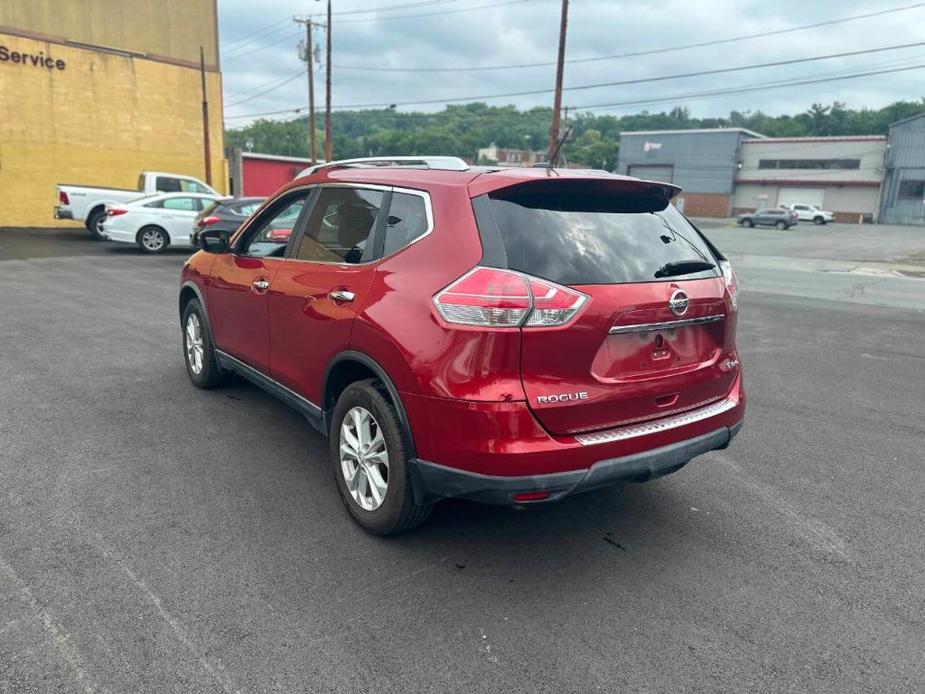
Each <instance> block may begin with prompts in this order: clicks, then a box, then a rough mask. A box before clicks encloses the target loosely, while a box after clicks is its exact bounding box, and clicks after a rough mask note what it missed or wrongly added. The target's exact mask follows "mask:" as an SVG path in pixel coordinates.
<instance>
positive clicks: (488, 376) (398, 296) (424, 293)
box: [350, 187, 524, 401]
mask: <svg viewBox="0 0 925 694" xmlns="http://www.w3.org/2000/svg"><path fill="white" fill-rule="evenodd" d="M430 193H431V202H432V204H433V211H434V229H433V231H432V232H431V233H430V234H428V235H427V236H425V237H422V238H421V239H420V240H418V241H417V242H415V243H413V244H411V245H410V246H407V247H406V248H404V249H403V250H401V251H399V252H398V253H396V254H394V255H392V256H390V257H389V258H386V259H385V260H384V261H382V263H380V265H379V267H378V268H377V271H376V273H375V276H374V278H373V282H372V286H371V287H370V291H369V295H368V299H367V302H366V304H365V305H364V307H363V309H362V311H361V312H360V313H359V315H358V317H357V320H356V322H355V326H354V329H353V334H352V336H351V341H350V347H351V349H354V350H357V351H359V352H363V353H364V354H367V355H368V356H370V357H372V358H373V359H375V360H376V361H377V362H378V363H379V364H380V365H381V366H382V367H383V368H384V369H385V370H386V372H387V373H388V374H389V376H390V378H391V379H392V381H393V383H394V384H395V387H396V388H397V389H398V390H399V391H402V392H406V393H413V394H419V395H429V396H433V397H443V398H456V399H463V400H474V401H475V400H481V401H486V400H491V401H510V400H523V399H524V395H523V387H522V385H521V383H520V332H519V330H517V329H513V330H490V331H488V330H483V329H479V328H467V327H463V326H453V327H448V326H447V325H446V324H444V323H443V322H442V320H441V319H440V318H439V317H438V316H437V315H436V312H435V310H434V308H433V304H432V298H433V295H434V294H436V293H437V292H438V291H440V290H441V289H443V288H444V287H445V286H447V285H448V284H450V283H451V282H453V281H454V280H455V279H457V278H458V277H460V276H461V275H463V274H464V273H465V272H466V271H468V270H470V269H471V268H473V267H474V266H475V265H477V264H478V263H479V261H480V260H481V258H482V246H481V242H480V241H479V235H478V229H477V228H476V225H475V219H474V216H473V213H472V204H471V200H470V198H469V195H468V192H467V191H466V189H465V188H460V187H456V188H436V189H432V190H431V191H430Z"/></svg>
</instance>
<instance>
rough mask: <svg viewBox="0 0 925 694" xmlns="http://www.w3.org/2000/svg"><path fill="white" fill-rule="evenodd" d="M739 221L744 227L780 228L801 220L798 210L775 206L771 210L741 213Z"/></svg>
mask: <svg viewBox="0 0 925 694" xmlns="http://www.w3.org/2000/svg"><path fill="white" fill-rule="evenodd" d="M738 222H739V224H741V225H742V226H743V227H753V226H770V227H777V228H778V229H789V228H790V227H793V226H796V225H797V224H799V223H800V220H799V218H798V217H797V213H796V212H794V211H792V210H785V209H783V208H780V207H775V208H773V209H770V210H758V211H757V212H747V213H745V214H740V215H739V217H738Z"/></svg>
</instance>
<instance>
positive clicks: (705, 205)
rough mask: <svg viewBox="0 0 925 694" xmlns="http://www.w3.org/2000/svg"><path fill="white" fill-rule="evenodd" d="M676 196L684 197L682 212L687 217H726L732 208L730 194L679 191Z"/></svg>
mask: <svg viewBox="0 0 925 694" xmlns="http://www.w3.org/2000/svg"><path fill="white" fill-rule="evenodd" d="M678 198H679V199H680V198H683V199H684V214H686V215H687V216H688V217H728V216H729V214H730V210H731V209H732V196H731V195H719V194H714V193H681V195H679V196H678ZM676 202H677V201H676Z"/></svg>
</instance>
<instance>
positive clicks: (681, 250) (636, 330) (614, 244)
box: [473, 178, 736, 435]
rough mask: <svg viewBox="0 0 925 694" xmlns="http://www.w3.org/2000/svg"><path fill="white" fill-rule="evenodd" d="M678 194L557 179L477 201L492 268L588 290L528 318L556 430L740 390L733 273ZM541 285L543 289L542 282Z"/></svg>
mask: <svg viewBox="0 0 925 694" xmlns="http://www.w3.org/2000/svg"><path fill="white" fill-rule="evenodd" d="M659 191H661V192H660V193H659ZM675 191H676V189H674V188H669V187H667V186H664V185H663V184H657V185H655V184H650V183H644V182H635V181H627V180H625V179H617V178H614V179H612V180H608V179H603V178H601V179H563V180H558V181H557V180H555V179H553V180H543V181H532V182H530V183H525V184H521V185H516V186H513V187H510V188H504V189H502V190H498V191H495V192H493V193H491V194H489V195H487V196H481V197H480V198H476V199H475V200H474V201H473V204H474V207H475V210H476V215H477V218H478V222H479V227H480V230H481V232H482V237H483V246H484V247H485V250H486V257H485V259H484V261H483V265H492V266H495V267H504V268H507V269H509V270H513V271H516V272H519V273H523V274H525V275H528V276H532V277H539V278H542V279H543V280H546V281H547V283H548V282H552V283H555V284H557V285H560V286H565V287H570V288H572V289H573V290H577V291H579V292H581V293H583V294H585V295H586V296H587V297H588V300H586V301H585V302H584V303H583V304H582V305H581V308H580V309H579V310H578V311H577V313H576V314H575V315H573V316H571V318H570V319H569V321H568V322H567V323H565V324H564V325H558V326H553V327H547V326H545V325H540V326H534V325H530V322H529V321H525V324H524V326H523V327H522V329H521V333H522V354H521V375H522V380H523V385H524V391H525V393H526V396H527V400H528V403H529V406H530V408H531V409H532V410H533V412H534V414H535V416H536V417H537V419H538V420H539V421H540V422H541V423H542V424H543V426H544V427H546V428H547V429H548V430H549V431H550V432H552V433H554V434H561V435H565V434H575V433H578V432H585V431H593V430H598V429H604V428H609V427H614V426H620V425H624V424H629V423H633V422H639V421H643V420H646V419H651V418H656V417H661V416H665V415H668V414H671V413H675V412H679V411H683V410H687V409H692V408H695V407H698V406H702V405H705V404H707V403H710V402H714V401H716V400H719V399H721V398H722V397H723V396H725V395H726V394H727V393H728V392H729V390H730V389H731V387H732V385H733V382H734V380H735V377H736V369H735V365H733V364H732V362H731V361H730V358H731V357H734V350H735V310H734V306H735V303H734V302H735V296H734V292H735V288H734V285H733V284H732V282H733V279H732V277H731V271H727V268H724V267H723V265H725V263H723V262H721V261H723V259H722V256H720V255H718V252H716V251H715V249H713V248H712V247H711V246H710V245H709V243H708V242H707V241H706V240H705V239H704V238H703V237H702V236H701V235H700V234H699V232H698V231H697V230H696V229H694V228H693V227H692V226H691V225H690V223H689V222H688V221H687V220H686V219H685V218H684V216H683V215H681V214H680V213H679V212H678V211H677V210H676V209H675V208H674V207H673V206H671V205H667V206H666V204H667V195H666V193H667V194H669V195H670V194H672V193H674V192H675ZM498 237H500V243H499V242H498V241H499V238H498ZM724 271H725V273H724ZM724 274H725V276H724ZM547 286H548V284H547ZM532 294H533V295H534V300H536V295H537V291H536V290H533V291H532Z"/></svg>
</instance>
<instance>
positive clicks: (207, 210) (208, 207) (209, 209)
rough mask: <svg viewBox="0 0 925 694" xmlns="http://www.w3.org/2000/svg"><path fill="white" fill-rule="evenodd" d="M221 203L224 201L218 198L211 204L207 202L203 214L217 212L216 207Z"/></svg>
mask: <svg viewBox="0 0 925 694" xmlns="http://www.w3.org/2000/svg"><path fill="white" fill-rule="evenodd" d="M203 204H205V203H203ZM221 204H222V203H221V202H220V201H218V200H216V201H215V202H210V203H209V204H207V205H206V206H205V207H203V208H202V214H203V216H205V215H210V214H212V213H213V212H215V208H217V207H219V206H220V205H221Z"/></svg>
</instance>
